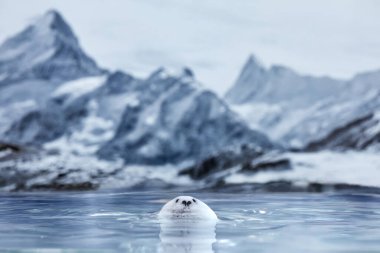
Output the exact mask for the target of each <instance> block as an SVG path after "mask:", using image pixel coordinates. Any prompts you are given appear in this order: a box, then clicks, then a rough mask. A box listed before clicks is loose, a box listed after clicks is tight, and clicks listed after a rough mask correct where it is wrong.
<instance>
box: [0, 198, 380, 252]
mask: <svg viewBox="0 0 380 253" xmlns="http://www.w3.org/2000/svg"><path fill="white" fill-rule="evenodd" d="M176 195H177V194H173V193H168V192H148V193H147V192H142V193H123V192H113V193H112V192H111V193H110V192H94V193H29V194H3V195H0V251H1V252H51V251H52V252H160V251H162V252H163V251H168V250H169V251H170V250H172V252H200V250H199V248H197V244H198V243H200V239H199V238H200V237H199V236H198V237H197V236H194V235H191V234H190V235H189V234H186V233H185V234H181V235H178V238H176V237H174V239H173V238H169V239H171V241H170V240H169V244H168V243H167V242H168V238H165V233H163V231H161V229H160V224H159V222H158V221H157V219H156V212H157V211H158V210H159V209H160V208H161V206H162V205H163V204H164V203H165V202H166V201H167V200H168V199H171V198H173V197H175V196H176ZM189 195H193V196H195V197H197V198H199V199H201V200H203V201H204V202H206V203H207V204H209V206H210V207H211V208H213V209H214V211H215V212H216V213H217V214H218V216H219V218H220V222H218V224H217V226H216V230H215V232H213V233H210V234H208V235H206V236H203V235H202V239H207V240H208V241H207V242H208V243H209V244H210V245H209V248H207V247H206V248H203V250H204V251H206V252H207V251H208V252H274V251H277V252H279V251H281V252H302V251H304V252H305V251H307V252H380V196H379V195H363V194H361V195H360V194H220V193H200V194H199V193H198V194H197V193H192V194H189ZM212 231H214V230H213V229H212ZM160 233H161V237H160ZM207 236H209V238H205V237H207ZM177 239H178V240H177ZM168 246H169V247H168ZM60 249H63V250H60ZM173 249H174V250H173Z"/></svg>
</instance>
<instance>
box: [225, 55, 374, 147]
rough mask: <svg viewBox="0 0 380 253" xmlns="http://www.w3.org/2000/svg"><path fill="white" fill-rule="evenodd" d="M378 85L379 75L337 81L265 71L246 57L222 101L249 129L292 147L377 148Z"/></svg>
mask: <svg viewBox="0 0 380 253" xmlns="http://www.w3.org/2000/svg"><path fill="white" fill-rule="evenodd" d="M379 84H380V71H373V72H368V73H363V74H360V75H357V76H356V77H354V78H353V79H351V80H348V81H341V80H334V79H331V78H326V77H323V78H316V77H311V76H301V75H299V74H297V73H296V72H294V71H292V70H290V69H288V68H285V67H279V66H273V67H271V68H270V69H267V68H265V67H264V66H262V65H261V64H260V63H259V62H258V61H257V59H255V58H254V57H250V58H249V60H248V62H247V63H246V65H245V66H244V68H243V70H242V72H241V75H240V77H239V78H238V80H237V81H236V83H235V84H234V86H233V87H232V88H231V89H230V90H229V91H228V92H227V94H226V99H227V100H228V101H229V102H230V104H232V105H233V108H234V109H235V110H236V111H237V112H239V113H241V115H242V116H243V117H244V118H245V119H246V120H247V121H248V122H249V123H250V125H251V127H253V128H255V129H259V130H262V131H264V132H266V133H267V134H268V135H269V136H270V137H272V138H273V139H274V140H277V141H280V142H282V143H283V144H284V145H286V146H288V147H291V148H296V149H323V148H334V149H335V148H337V149H359V150H362V149H372V148H375V149H377V147H378V146H379V145H378V143H379V141H378V137H377V136H378V135H379V133H380V131H379V129H380V128H379V125H380V124H379V121H378V117H377V115H378V111H379V110H380V85H379ZM363 119H365V120H364V121H363Z"/></svg>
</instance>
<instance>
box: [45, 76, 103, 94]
mask: <svg viewBox="0 0 380 253" xmlns="http://www.w3.org/2000/svg"><path fill="white" fill-rule="evenodd" d="M106 78H107V76H106V75H103V76H95V77H85V78H80V79H77V80H74V81H70V82H67V83H64V84H62V85H61V86H59V87H58V88H57V89H56V90H55V91H54V92H53V95H52V97H59V96H63V95H69V96H70V100H74V99H75V98H78V97H80V96H82V95H84V94H86V93H89V92H91V91H94V90H95V89H97V88H99V87H100V86H102V85H103V84H105V81H106Z"/></svg>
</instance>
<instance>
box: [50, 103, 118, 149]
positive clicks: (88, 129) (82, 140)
mask: <svg viewBox="0 0 380 253" xmlns="http://www.w3.org/2000/svg"><path fill="white" fill-rule="evenodd" d="M88 109H89V115H88V116H87V117H85V118H84V119H83V121H82V124H81V125H82V126H81V128H80V129H77V130H76V131H75V132H74V133H72V134H71V135H65V136H63V137H61V138H59V139H57V140H54V141H52V142H49V143H46V144H45V145H44V147H45V148H46V149H56V150H60V152H62V153H66V154H70V153H71V154H78V155H92V154H94V153H95V152H96V151H97V150H98V149H99V146H100V145H101V144H103V143H105V142H106V141H109V140H110V139H111V138H112V137H113V135H114V131H115V125H114V122H113V121H112V120H109V119H105V118H102V117H99V116H98V115H97V110H98V103H97V102H96V101H95V100H91V101H90V102H89V104H88Z"/></svg>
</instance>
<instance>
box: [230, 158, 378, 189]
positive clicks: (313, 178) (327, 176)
mask: <svg viewBox="0 0 380 253" xmlns="http://www.w3.org/2000/svg"><path fill="white" fill-rule="evenodd" d="M286 156H287V157H288V158H290V159H291V162H292V165H293V166H294V168H293V169H292V170H287V171H276V172H275V171H266V172H259V173H257V174H253V175H247V174H234V175H231V176H229V177H228V178H227V179H226V182H227V183H266V182H270V181H278V180H288V181H292V182H294V183H297V184H307V183H309V182H318V183H326V184H329V183H331V184H334V183H345V184H352V185H362V186H371V187H380V180H379V179H380V156H379V155H378V153H375V152H374V153H371V152H345V153H338V152H329V151H324V152H318V153H288V154H287V155H286Z"/></svg>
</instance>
